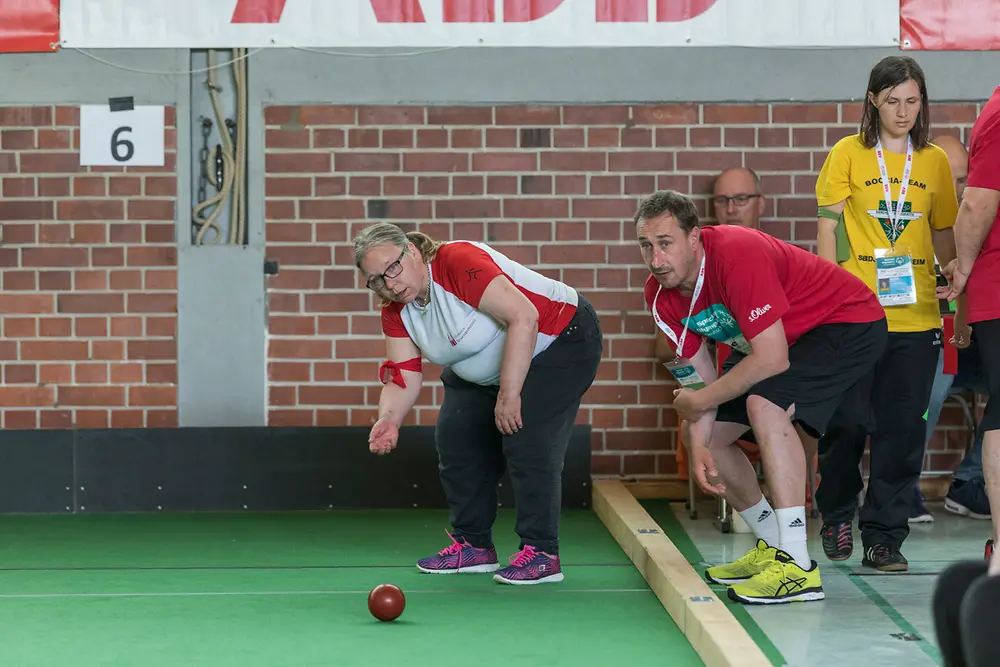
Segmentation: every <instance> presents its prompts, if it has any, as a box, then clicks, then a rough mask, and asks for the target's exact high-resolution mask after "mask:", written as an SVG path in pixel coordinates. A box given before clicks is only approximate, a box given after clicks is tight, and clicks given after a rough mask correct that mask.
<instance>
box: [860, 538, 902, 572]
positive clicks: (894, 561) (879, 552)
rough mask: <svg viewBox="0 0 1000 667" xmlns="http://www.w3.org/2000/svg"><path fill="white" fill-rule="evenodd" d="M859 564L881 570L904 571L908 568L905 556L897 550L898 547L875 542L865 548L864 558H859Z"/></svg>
mask: <svg viewBox="0 0 1000 667" xmlns="http://www.w3.org/2000/svg"><path fill="white" fill-rule="evenodd" d="M861 564H862V565H864V566H866V567H873V568H875V569H876V570H879V571H881V572H906V571H907V570H908V569H909V568H910V565H909V563H907V562H906V558H904V557H903V554H901V553H900V552H899V548H898V547H894V546H890V545H888V544H876V545H875V546H871V547H868V548H867V549H866V550H865V556H864V558H862V559H861Z"/></svg>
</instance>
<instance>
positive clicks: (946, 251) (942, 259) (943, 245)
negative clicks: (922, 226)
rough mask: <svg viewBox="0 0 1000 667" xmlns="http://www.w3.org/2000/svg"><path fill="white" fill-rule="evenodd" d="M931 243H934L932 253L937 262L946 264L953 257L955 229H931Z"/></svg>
mask: <svg viewBox="0 0 1000 667" xmlns="http://www.w3.org/2000/svg"><path fill="white" fill-rule="evenodd" d="M931 243H933V244H934V255H935V256H936V257H937V260H938V264H940V265H941V266H947V265H948V263H949V262H951V260H953V259H955V229H954V228H953V227H948V228H947V229H931Z"/></svg>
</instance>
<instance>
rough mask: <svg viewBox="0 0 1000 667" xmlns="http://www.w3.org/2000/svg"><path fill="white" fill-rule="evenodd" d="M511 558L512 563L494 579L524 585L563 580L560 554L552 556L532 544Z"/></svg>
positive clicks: (494, 576) (502, 582) (503, 582)
mask: <svg viewBox="0 0 1000 667" xmlns="http://www.w3.org/2000/svg"><path fill="white" fill-rule="evenodd" d="M509 560H510V565H508V566H507V567H505V568H504V569H502V570H500V571H499V572H497V573H496V574H494V575H493V580H494V581H498V582H500V583H501V584H513V585H515V586H524V585H530V584H544V583H549V582H556V581H562V580H563V574H562V568H561V567H560V566H559V556H552V555H550V554H547V553H545V552H544V551H536V550H535V548H534V547H532V546H525V547H524V548H523V549H521V550H520V551H518V552H517V553H516V554H514V555H513V556H511V557H510V559H509Z"/></svg>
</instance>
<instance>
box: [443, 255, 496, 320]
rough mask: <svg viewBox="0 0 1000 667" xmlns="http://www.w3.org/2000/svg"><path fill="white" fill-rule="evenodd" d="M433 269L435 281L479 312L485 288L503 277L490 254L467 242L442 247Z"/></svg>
mask: <svg viewBox="0 0 1000 667" xmlns="http://www.w3.org/2000/svg"><path fill="white" fill-rule="evenodd" d="M432 267H433V270H434V279H435V281H436V282H437V283H438V284H439V285H441V286H442V287H444V288H445V289H446V290H448V291H449V292H451V293H452V294H454V295H455V296H457V297H458V298H459V299H461V300H462V301H464V302H465V303H467V304H469V305H470V306H472V307H473V308H479V302H480V301H481V300H482V298H483V292H485V291H486V287H487V286H488V285H489V284H490V282H491V281H492V280H493V279H494V278H496V277H497V276H499V275H501V274H502V273H503V271H502V270H501V269H500V267H499V266H497V263H496V262H494V261H493V258H492V257H491V256H490V254H489V253H488V252H486V251H485V250H483V249H482V248H480V247H479V246H476V245H473V244H472V243H467V242H465V241H457V242H453V243H449V244H447V245H444V246H441V248H440V249H439V250H438V252H437V255H436V256H435V257H434V262H433V264H432Z"/></svg>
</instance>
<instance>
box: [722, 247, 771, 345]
mask: <svg viewBox="0 0 1000 667" xmlns="http://www.w3.org/2000/svg"><path fill="white" fill-rule="evenodd" d="M751 245H753V246H755V247H749V248H748V247H741V248H740V252H739V256H738V257H729V256H724V257H717V259H716V261H715V262H713V264H715V266H710V267H706V271H711V270H713V269H714V270H715V271H716V272H717V275H718V281H719V284H721V285H722V289H723V291H724V293H725V295H726V300H727V302H728V303H727V304H726V305H727V307H728V308H729V312H730V314H731V315H732V316H733V318H734V319H735V320H736V325H737V326H738V327H739V328H740V331H741V332H742V333H743V337H744V338H746V339H747V341H751V340H753V339H754V338H755V337H756V336H757V335H758V334H760V333H761V332H762V331H764V329H767V328H768V327H769V326H771V325H772V324H774V323H775V322H777V321H778V320H780V319H781V317H782V316H783V315H784V314H785V313H786V312H788V308H789V306H788V298H787V297H786V296H785V290H784V288H782V286H781V279H780V278H779V277H778V270H777V268H776V267H775V265H774V262H775V261H776V259H775V253H774V252H773V251H772V249H771V248H770V247H768V245H767V243H766V242H764V241H763V240H760V241H757V240H754V242H753V243H752V244H751Z"/></svg>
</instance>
